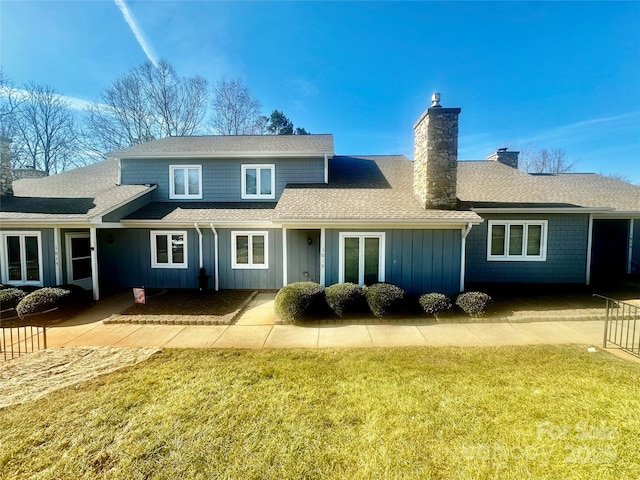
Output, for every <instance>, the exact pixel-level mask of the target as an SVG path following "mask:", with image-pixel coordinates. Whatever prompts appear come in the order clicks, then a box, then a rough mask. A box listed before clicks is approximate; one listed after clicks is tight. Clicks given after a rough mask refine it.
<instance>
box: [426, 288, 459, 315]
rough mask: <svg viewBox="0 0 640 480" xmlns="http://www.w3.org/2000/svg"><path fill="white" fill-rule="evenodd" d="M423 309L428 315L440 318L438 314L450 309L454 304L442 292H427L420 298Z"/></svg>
mask: <svg viewBox="0 0 640 480" xmlns="http://www.w3.org/2000/svg"><path fill="white" fill-rule="evenodd" d="M418 303H420V306H421V307H422V309H423V310H424V311H425V313H427V314H428V315H433V316H434V317H436V318H438V314H439V313H442V312H446V311H447V310H450V309H451V307H452V306H453V304H452V303H451V299H450V298H449V297H447V296H446V295H444V294H442V293H435V292H434V293H425V294H424V295H422V296H421V297H420V299H419V300H418Z"/></svg>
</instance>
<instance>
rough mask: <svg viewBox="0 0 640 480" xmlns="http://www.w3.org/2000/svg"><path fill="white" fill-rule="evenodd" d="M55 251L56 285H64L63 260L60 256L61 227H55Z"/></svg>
mask: <svg viewBox="0 0 640 480" xmlns="http://www.w3.org/2000/svg"><path fill="white" fill-rule="evenodd" d="M53 251H54V262H55V269H56V285H62V261H61V256H60V227H53Z"/></svg>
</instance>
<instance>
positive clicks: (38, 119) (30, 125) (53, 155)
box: [3, 84, 78, 173]
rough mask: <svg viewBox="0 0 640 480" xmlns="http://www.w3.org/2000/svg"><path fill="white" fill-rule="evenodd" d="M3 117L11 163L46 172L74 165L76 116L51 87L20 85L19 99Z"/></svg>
mask: <svg viewBox="0 0 640 480" xmlns="http://www.w3.org/2000/svg"><path fill="white" fill-rule="evenodd" d="M7 117H8V124H9V126H10V130H11V136H12V138H13V142H12V144H11V148H12V154H13V159H14V164H15V166H18V167H32V168H37V169H39V170H44V171H45V172H47V173H58V172H61V171H64V170H67V169H68V168H70V167H73V166H77V164H76V157H77V149H78V137H77V134H76V117H75V114H74V113H73V111H72V110H71V108H70V105H69V103H68V102H67V101H66V100H64V99H63V98H62V97H60V95H58V94H57V93H56V92H55V91H54V89H53V88H52V87H50V86H47V85H38V84H28V85H26V86H25V87H24V89H21V92H20V102H19V103H18V104H17V106H16V108H15V109H14V110H13V111H12V112H11V114H10V115H7ZM3 120H4V119H3Z"/></svg>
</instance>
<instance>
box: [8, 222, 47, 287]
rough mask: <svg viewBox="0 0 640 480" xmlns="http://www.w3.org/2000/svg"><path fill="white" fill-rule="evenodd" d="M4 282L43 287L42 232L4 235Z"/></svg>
mask: <svg viewBox="0 0 640 480" xmlns="http://www.w3.org/2000/svg"><path fill="white" fill-rule="evenodd" d="M2 282H3V283H6V284H9V285H38V286H41V285H42V239H41V237H40V232H10V233H9V232H8V233H3V234H2Z"/></svg>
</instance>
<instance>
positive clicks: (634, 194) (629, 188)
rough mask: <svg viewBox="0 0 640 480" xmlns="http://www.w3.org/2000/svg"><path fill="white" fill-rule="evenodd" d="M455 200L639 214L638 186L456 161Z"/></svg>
mask: <svg viewBox="0 0 640 480" xmlns="http://www.w3.org/2000/svg"><path fill="white" fill-rule="evenodd" d="M457 188H458V199H459V200H461V201H462V202H465V203H467V204H469V205H471V206H474V207H510V206H511V207H516V206H521V207H536V206H540V207H550V208H554V207H555V208H557V207H583V208H613V209H615V210H617V211H619V212H638V213H640V186H637V185H631V184H629V183H626V182H622V181H620V180H616V179H613V178H610V177H605V176H603V175H598V174H595V173H564V174H528V173H525V172H522V171H519V170H516V169H514V168H511V167H509V166H506V165H503V164H501V163H499V162H495V161H486V160H485V161H465V162H458V185H457Z"/></svg>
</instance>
